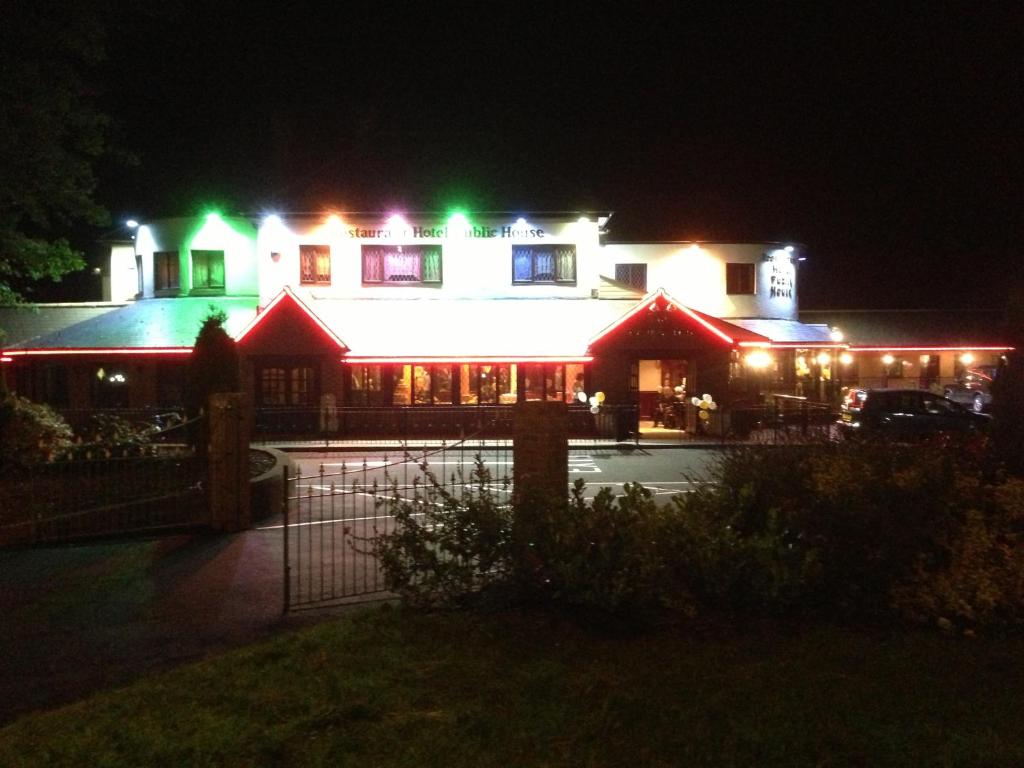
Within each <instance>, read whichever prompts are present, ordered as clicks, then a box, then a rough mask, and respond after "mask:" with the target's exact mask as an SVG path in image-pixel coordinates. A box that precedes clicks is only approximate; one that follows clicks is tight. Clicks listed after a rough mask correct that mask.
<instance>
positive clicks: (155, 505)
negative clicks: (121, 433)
mask: <svg viewBox="0 0 1024 768" xmlns="http://www.w3.org/2000/svg"><path fill="white" fill-rule="evenodd" d="M100 452H101V450H100V449H97V453H98V454H99V453H100ZM205 478H206V466H205V462H203V461H201V460H200V459H198V458H197V457H196V456H195V455H194V454H191V453H184V452H180V451H174V452H166V451H165V452H163V453H158V454H157V455H127V456H125V455H122V456H109V457H108V456H106V455H100V456H97V457H95V458H78V459H75V460H71V461H54V462H47V463H40V464H32V465H28V466H23V467H18V468H8V469H7V470H5V471H4V473H3V474H2V475H0V546H2V545H10V544H19V543H21V544H30V543H40V542H54V541H69V540H73V539H80V538H87V537H95V536H104V535H110V534H119V533H131V532H138V531H150V530H160V529H166V528H182V527H191V526H195V525H202V524H205V523H207V522H208V517H209V515H208V511H207V506H206V497H205V491H204V487H203V486H204V483H205Z"/></svg>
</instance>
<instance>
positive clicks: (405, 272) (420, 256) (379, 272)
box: [362, 245, 441, 285]
mask: <svg viewBox="0 0 1024 768" xmlns="http://www.w3.org/2000/svg"><path fill="white" fill-rule="evenodd" d="M362 252H363V284H364V285H440V284H441V246H440V245H364V246H363V249H362Z"/></svg>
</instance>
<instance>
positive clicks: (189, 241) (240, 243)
mask: <svg viewBox="0 0 1024 768" xmlns="http://www.w3.org/2000/svg"><path fill="white" fill-rule="evenodd" d="M135 247H136V249H137V250H138V253H139V255H140V256H141V258H142V277H143V295H144V296H145V297H146V298H152V297H153V295H154V294H153V253H154V252H156V251H177V252H178V265H179V269H178V271H179V277H180V294H181V295H183V296H184V295H188V292H189V291H190V290H191V288H192V260H191V251H193V250H210V251H224V292H225V294H226V295H229V296H255V295H256V294H257V293H258V291H259V285H258V282H257V281H258V275H257V271H256V254H255V249H256V230H255V228H254V227H253V226H252V224H251V223H250V222H249V220H248V219H245V218H242V217H237V216H224V217H192V218H173V219H157V220H154V221H151V222H147V223H146V224H143V225H141V226H140V227H139V228H138V230H137V231H136V239H135ZM113 271H114V262H113V254H111V276H112V280H113ZM133 295H134V292H133Z"/></svg>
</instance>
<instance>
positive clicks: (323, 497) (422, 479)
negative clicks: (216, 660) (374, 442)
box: [283, 439, 512, 611]
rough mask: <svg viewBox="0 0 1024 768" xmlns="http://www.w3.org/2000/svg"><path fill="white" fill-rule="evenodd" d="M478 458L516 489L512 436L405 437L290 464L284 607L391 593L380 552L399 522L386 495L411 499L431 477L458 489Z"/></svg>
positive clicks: (500, 480)
mask: <svg viewBox="0 0 1024 768" xmlns="http://www.w3.org/2000/svg"><path fill="white" fill-rule="evenodd" d="M478 458H479V460H480V461H481V462H483V464H484V465H485V466H486V467H488V469H489V470H490V473H491V476H492V477H494V478H495V479H496V482H498V483H500V484H501V485H502V486H503V487H504V488H505V489H506V492H510V489H511V482H510V480H507V478H511V476H512V442H511V440H493V439H492V440H482V439H475V440H461V441H458V442H456V443H453V444H450V445H449V444H446V443H441V444H440V445H439V446H435V447H433V448H427V447H423V446H420V447H419V448H416V447H413V446H411V445H409V444H407V443H403V444H400V445H397V446H396V447H394V448H390V449H387V450H384V449H379V450H368V451H365V452H360V453H350V454H348V458H347V459H340V460H338V461H336V462H333V463H328V462H323V463H320V464H319V467H318V468H317V470H316V471H314V472H309V471H307V472H306V473H305V474H303V473H302V472H299V473H297V474H289V472H288V469H287V468H285V470H284V472H285V483H284V493H285V500H284V501H285V503H284V546H283V555H284V609H285V610H286V611H289V610H296V609H301V608H315V607H326V606H330V605H335V604H342V603H348V602H361V601H368V600H379V599H385V598H387V597H389V594H388V592H387V586H386V583H385V578H384V573H383V571H382V569H381V568H380V567H379V564H378V562H377V559H376V557H375V556H374V545H375V541H376V539H377V537H378V536H380V535H382V534H385V533H387V532H390V531H392V530H394V525H395V521H394V520H393V519H392V518H391V516H390V515H389V514H388V511H387V505H386V503H385V502H386V501H387V500H389V499H393V498H396V497H397V498H402V499H410V500H411V499H413V498H414V497H416V495H417V493H418V491H421V490H422V489H423V488H424V486H426V485H427V484H432V483H434V484H437V485H439V486H441V487H443V488H444V489H445V490H447V491H449V492H452V493H458V492H459V491H460V490H461V487H462V486H464V485H466V484H467V483H469V482H470V474H471V471H472V468H473V466H474V464H475V463H476V461H477V459H478Z"/></svg>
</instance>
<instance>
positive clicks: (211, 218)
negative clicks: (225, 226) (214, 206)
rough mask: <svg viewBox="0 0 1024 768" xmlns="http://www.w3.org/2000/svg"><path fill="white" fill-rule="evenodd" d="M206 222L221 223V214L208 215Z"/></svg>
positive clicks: (215, 212)
mask: <svg viewBox="0 0 1024 768" xmlns="http://www.w3.org/2000/svg"><path fill="white" fill-rule="evenodd" d="M206 220H207V221H210V222H213V221H220V214H219V213H217V211H210V212H209V213H208V214H206Z"/></svg>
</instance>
